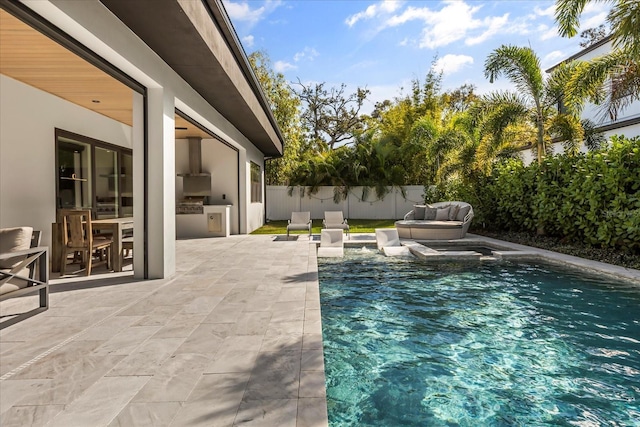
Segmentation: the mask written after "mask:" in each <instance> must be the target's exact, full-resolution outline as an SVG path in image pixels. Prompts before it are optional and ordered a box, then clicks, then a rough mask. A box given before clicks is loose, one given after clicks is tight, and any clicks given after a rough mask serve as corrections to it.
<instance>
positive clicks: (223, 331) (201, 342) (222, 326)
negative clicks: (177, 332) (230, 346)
mask: <svg viewBox="0 0 640 427" xmlns="http://www.w3.org/2000/svg"><path fill="white" fill-rule="evenodd" d="M234 326H235V324H233V323H202V324H200V325H198V327H196V329H195V330H194V331H193V332H192V333H191V335H189V336H188V337H187V339H186V340H185V341H184V342H183V343H182V345H181V346H180V347H178V349H177V350H176V351H175V353H176V354H180V353H195V354H204V355H205V356H207V357H209V358H213V356H214V355H215V354H216V353H217V352H218V350H219V349H220V346H221V345H222V343H223V342H224V339H225V338H226V337H228V336H229V335H231V330H232V329H233V327H234Z"/></svg>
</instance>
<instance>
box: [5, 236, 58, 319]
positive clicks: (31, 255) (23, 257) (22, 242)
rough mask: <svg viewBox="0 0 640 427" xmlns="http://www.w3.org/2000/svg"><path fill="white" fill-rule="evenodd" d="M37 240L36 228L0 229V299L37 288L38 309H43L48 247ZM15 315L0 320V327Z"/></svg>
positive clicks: (47, 291)
mask: <svg viewBox="0 0 640 427" xmlns="http://www.w3.org/2000/svg"><path fill="white" fill-rule="evenodd" d="M39 244H40V231H35V230H33V228H32V227H13V228H2V229H0V301H4V300H6V299H8V298H14V297H19V296H22V295H24V294H27V293H32V292H35V291H39V293H40V309H45V310H46V309H47V307H48V306H49V251H48V248H47V247H42V246H39ZM26 314H27V315H28V314H29V313H26ZM19 318H20V316H18V317H17V318H16V319H12V321H5V322H2V323H1V324H0V329H3V328H4V327H6V326H9V325H10V324H12V323H13V320H19Z"/></svg>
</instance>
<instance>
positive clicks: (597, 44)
mask: <svg viewBox="0 0 640 427" xmlns="http://www.w3.org/2000/svg"><path fill="white" fill-rule="evenodd" d="M612 39H613V35H611V34H609V35H608V36H606V37H605V38H603V39H602V40H598V41H597V42H595V43H594V44H592V45H591V46H587V47H585V48H584V49H582V50H581V51H579V52H576V53H574V54H573V55H571V56H570V57H568V58H566V59H564V60H562V61H560V62H558V63H557V64H556V65H554V66H553V67H551V68H549V69H547V70H546V72H547V73H550V72H552V71H553V70H555V69H556V68H558V67H559V66H560V65H561V64H564V63H565V62H571V61H573V60H575V59H578V58H580V57H581V56H583V55H586V54H587V53H589V52H591V51H593V50H596V49H597V48H599V47H600V46H602V45H604V44H606V43H608V42H610V41H611V40H612Z"/></svg>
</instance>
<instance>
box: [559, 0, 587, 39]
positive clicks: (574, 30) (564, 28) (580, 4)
mask: <svg viewBox="0 0 640 427" xmlns="http://www.w3.org/2000/svg"><path fill="white" fill-rule="evenodd" d="M588 2H589V0H557V1H556V14H555V15H556V22H557V23H558V30H559V33H560V35H561V36H564V37H573V36H575V35H576V34H578V28H580V15H581V14H582V11H583V10H584V7H585V6H586V5H587V3H588Z"/></svg>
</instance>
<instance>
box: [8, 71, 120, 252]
mask: <svg viewBox="0 0 640 427" xmlns="http://www.w3.org/2000/svg"><path fill="white" fill-rule="evenodd" d="M0 93H2V96H1V97H0V123H1V124H2V125H1V126H0V227H17V226H31V227H34V228H35V229H38V230H41V231H42V233H43V234H42V244H43V245H45V246H47V245H49V243H50V241H51V223H52V222H55V218H56V204H55V197H56V183H55V177H56V171H55V158H56V157H55V156H56V155H55V146H56V145H55V128H59V129H63V130H66V131H70V132H74V133H77V134H81V135H84V136H88V137H90V138H94V139H98V140H100V141H104V142H108V143H110V144H114V145H119V146H122V147H127V148H132V141H131V127H129V126H126V125H123V124H122V123H119V122H116V121H114V120H112V119H109V118H107V117H105V116H103V115H101V114H96V113H94V112H93V111H90V110H87V109H85V108H82V107H79V106H77V105H75V104H72V103H70V102H67V101H65V100H63V99H61V98H58V97H56V96H53V95H50V94H48V93H46V92H43V91H41V90H39V89H36V88H33V87H31V86H28V85H25V84H23V83H21V82H19V81H17V80H14V79H12V78H9V77H6V76H4V75H0Z"/></svg>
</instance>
